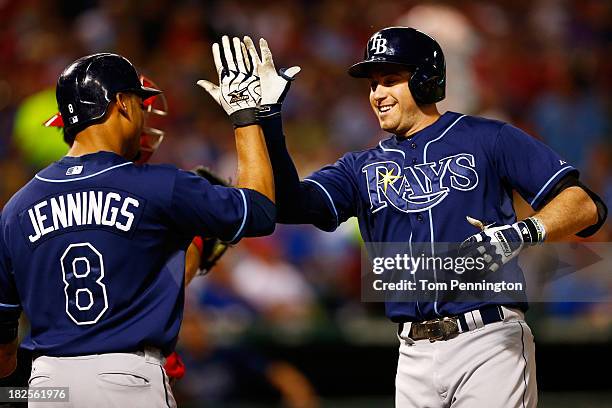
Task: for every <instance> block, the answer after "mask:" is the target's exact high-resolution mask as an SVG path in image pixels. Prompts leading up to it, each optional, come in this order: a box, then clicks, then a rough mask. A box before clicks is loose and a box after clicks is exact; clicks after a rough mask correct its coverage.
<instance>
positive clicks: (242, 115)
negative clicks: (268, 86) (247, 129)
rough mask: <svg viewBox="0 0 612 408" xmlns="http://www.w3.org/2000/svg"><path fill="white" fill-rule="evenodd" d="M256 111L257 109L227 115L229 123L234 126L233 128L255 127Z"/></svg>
mask: <svg viewBox="0 0 612 408" xmlns="http://www.w3.org/2000/svg"><path fill="white" fill-rule="evenodd" d="M258 110H259V109H258V108H246V109H240V110H238V111H236V112H234V113H232V114H231V115H229V117H230V121H231V122H232V125H234V128H239V127H244V126H250V125H256V124H257V123H259V120H258V119H257V111H258Z"/></svg>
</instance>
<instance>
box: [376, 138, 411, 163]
mask: <svg viewBox="0 0 612 408" xmlns="http://www.w3.org/2000/svg"><path fill="white" fill-rule="evenodd" d="M382 142H383V141H382V140H381V141H380V142H378V146H379V147H380V148H381V149H382V150H383V152H396V153H400V154H401V155H402V157H403V158H404V160H406V153H404V152H403V151H401V150H398V149H389V148H386V147H385V146H383V144H382Z"/></svg>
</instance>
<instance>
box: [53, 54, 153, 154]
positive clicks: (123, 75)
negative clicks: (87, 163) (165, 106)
mask: <svg viewBox="0 0 612 408" xmlns="http://www.w3.org/2000/svg"><path fill="white" fill-rule="evenodd" d="M118 92H132V93H134V94H136V95H139V96H140V97H142V99H147V98H149V97H151V96H153V95H157V94H159V93H161V92H162V91H160V90H159V89H155V88H150V87H146V86H144V85H142V83H141V82H140V79H139V76H138V74H137V73H136V69H135V68H134V66H133V65H132V63H130V61H128V60H127V59H126V58H124V57H122V56H121V55H117V54H111V53H100V54H93V55H88V56H86V57H83V58H79V59H78V60H76V61H74V62H73V63H72V64H70V65H69V66H68V67H67V68H66V69H65V70H64V72H62V74H61V75H60V77H59V79H58V80H57V88H56V92H55V96H56V98H57V105H58V108H59V111H60V113H61V115H62V118H63V121H64V138H65V139H66V141H67V142H69V143H72V140H74V137H75V136H76V134H77V133H78V132H80V131H81V130H83V129H85V128H86V127H87V126H89V125H91V124H93V123H96V122H100V121H102V120H103V119H104V115H105V114H106V111H107V110H108V106H109V104H110V102H111V101H112V100H113V99H114V97H115V95H116V94H117V93H118Z"/></svg>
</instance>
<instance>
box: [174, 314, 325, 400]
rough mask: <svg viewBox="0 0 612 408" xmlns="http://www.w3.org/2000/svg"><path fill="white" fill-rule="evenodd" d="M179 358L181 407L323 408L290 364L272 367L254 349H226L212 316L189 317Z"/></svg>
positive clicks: (177, 388) (277, 363)
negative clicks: (268, 406)
mask: <svg viewBox="0 0 612 408" xmlns="http://www.w3.org/2000/svg"><path fill="white" fill-rule="evenodd" d="M179 336H180V343H179V354H180V356H181V358H182V359H183V362H184V364H185V367H186V375H185V377H183V379H181V380H179V381H177V383H176V384H175V386H174V391H175V396H176V399H177V402H178V404H179V405H182V404H187V403H194V402H195V403H197V404H198V406H202V405H203V404H204V405H206V406H209V405H210V404H212V403H216V404H220V403H222V402H223V403H227V402H230V401H240V400H242V401H245V400H249V399H251V398H252V397H253V395H258V396H259V399H262V400H272V401H273V400H274V399H279V398H278V396H280V400H281V401H282V402H283V406H285V407H288V408H315V407H318V406H319V404H318V399H317V396H316V393H315V391H314V389H313V387H312V385H311V384H310V382H309V381H308V379H307V378H306V377H305V376H304V375H303V374H302V373H300V371H298V370H297V369H296V368H295V367H294V366H293V365H291V364H289V363H287V362H285V361H272V360H269V359H267V358H265V357H264V356H263V355H261V354H260V353H258V352H257V351H256V350H254V349H252V348H247V347H243V346H238V345H233V346H220V345H219V344H218V343H217V342H216V341H215V339H214V337H213V336H212V335H211V334H210V333H209V331H208V330H207V321H206V316H205V315H204V314H202V313H199V312H197V311H191V312H187V313H186V314H185V317H184V319H183V325H182V327H181V332H180V335H179Z"/></svg>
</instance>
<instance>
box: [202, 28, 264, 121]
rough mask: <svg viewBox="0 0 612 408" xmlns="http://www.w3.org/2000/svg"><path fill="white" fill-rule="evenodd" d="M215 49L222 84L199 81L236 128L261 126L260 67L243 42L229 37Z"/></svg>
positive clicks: (213, 51)
mask: <svg viewBox="0 0 612 408" xmlns="http://www.w3.org/2000/svg"><path fill="white" fill-rule="evenodd" d="M221 44H222V47H223V48H222V49H221V47H219V44H218V43H214V44H213V46H212V53H213V59H214V61H215V67H216V69H217V74H218V75H219V85H215V84H213V83H212V82H210V81H206V80H204V79H201V80H199V81H198V82H197V84H198V85H199V86H201V87H202V88H204V89H205V90H206V92H208V93H209V94H210V96H212V97H213V99H214V100H215V101H216V102H217V103H218V104H219V105H221V107H223V109H224V110H225V112H227V114H228V115H229V116H230V120H231V121H232V123H233V124H234V126H235V127H240V126H248V125H252V124H254V123H257V110H258V109H257V107H258V105H259V101H260V99H261V96H260V83H259V76H258V74H257V69H258V66H257V65H255V64H252V63H251V61H250V60H249V54H248V53H247V50H246V48H245V46H244V44H242V42H241V41H240V39H238V38H236V37H234V38H233V39H232V42H231V43H230V40H229V37H228V36H223V38H222V39H221Z"/></svg>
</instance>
